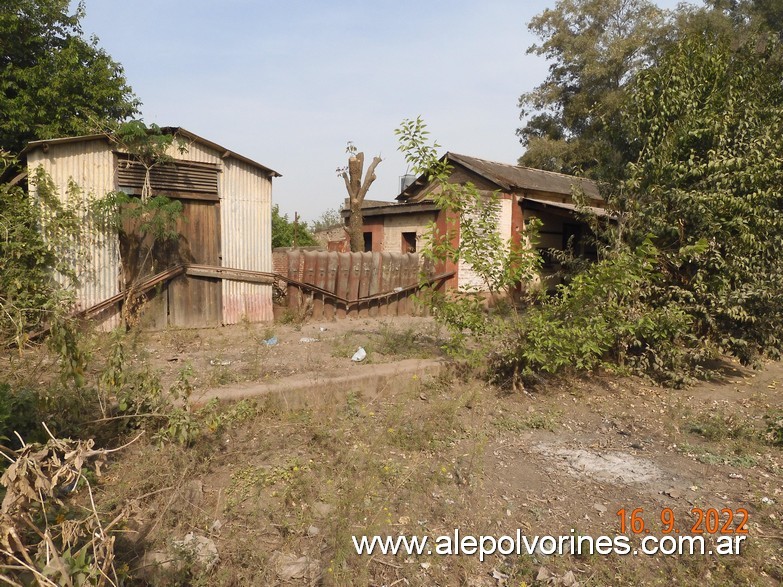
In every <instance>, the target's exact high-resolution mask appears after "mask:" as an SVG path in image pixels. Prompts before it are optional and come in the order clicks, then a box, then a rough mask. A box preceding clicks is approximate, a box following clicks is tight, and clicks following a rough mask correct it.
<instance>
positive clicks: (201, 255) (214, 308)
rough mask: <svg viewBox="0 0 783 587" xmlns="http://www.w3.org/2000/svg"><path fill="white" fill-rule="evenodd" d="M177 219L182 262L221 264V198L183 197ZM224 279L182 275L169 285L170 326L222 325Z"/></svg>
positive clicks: (179, 253)
mask: <svg viewBox="0 0 783 587" xmlns="http://www.w3.org/2000/svg"><path fill="white" fill-rule="evenodd" d="M180 201H181V202H182V216H181V217H180V218H179V219H178V220H177V232H179V235H180V236H179V242H178V256H179V258H180V262H182V263H188V264H192V265H212V266H220V265H221V254H220V238H221V236H220V202H219V201H209V200H189V199H181V200H180ZM221 289H222V288H221V282H220V280H219V279H214V278H210V277H193V276H185V275H181V276H179V277H177V278H176V279H174V280H173V281H172V282H171V285H170V286H169V288H168V323H169V325H170V326H179V327H183V328H194V327H195V328H198V327H209V326H220V324H221V323H222V321H223V312H222V308H223V304H222V294H221Z"/></svg>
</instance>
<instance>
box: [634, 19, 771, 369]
mask: <svg viewBox="0 0 783 587" xmlns="http://www.w3.org/2000/svg"><path fill="white" fill-rule="evenodd" d="M775 39H776V37H774V36H771V35H769V34H767V35H766V37H760V38H755V39H753V38H750V39H748V40H747V41H746V42H742V43H740V44H739V45H738V40H737V37H736V36H735V35H714V34H710V33H706V34H698V35H690V36H689V37H688V38H686V39H684V40H683V41H681V42H680V43H678V44H677V45H676V46H675V47H674V48H673V49H672V50H671V51H670V52H669V53H668V54H667V55H666V56H665V58H664V59H662V61H661V63H660V64H659V65H658V66H656V67H653V68H650V69H649V70H648V71H645V72H643V73H642V74H640V75H639V77H638V79H637V80H636V81H635V82H634V84H633V87H632V90H631V93H630V100H629V103H628V108H627V118H626V121H627V124H628V133H629V135H632V136H635V137H637V139H636V140H635V141H634V143H633V148H634V152H635V156H634V162H633V163H632V164H631V165H630V166H629V178H628V180H627V182H626V192H625V193H626V194H627V197H626V202H625V203H626V204H627V205H628V208H629V209H630V211H631V212H632V214H630V218H631V219H632V221H631V231H630V232H629V234H630V236H631V238H632V239H633V238H634V237H636V243H640V242H642V241H643V240H645V239H647V238H649V237H652V239H653V242H654V244H655V246H656V247H657V248H658V250H659V251H660V255H661V261H660V269H661V272H662V273H663V274H664V275H665V276H666V278H667V279H666V283H667V287H666V288H665V290H664V292H665V293H662V295H661V299H660V303H661V304H664V305H666V304H673V305H678V306H680V307H683V308H685V309H686V310H687V311H688V313H689V314H691V315H692V316H694V318H695V320H696V324H697V325H698V334H699V335H701V336H703V337H705V338H707V339H708V340H711V341H712V342H714V343H715V344H716V345H717V346H718V347H719V348H720V349H721V350H723V351H724V352H731V353H732V354H734V355H736V356H738V357H740V358H741V359H743V360H744V361H751V360H753V359H754V358H756V357H757V356H758V355H759V354H765V353H771V354H777V353H779V352H780V350H781V349H783V340H781V337H780V328H781V327H782V325H783V256H781V254H780V251H781V250H782V249H783V188H782V187H781V186H783V158H781V156H780V153H783V85H781V82H780V80H781V79H782V78H783V60H781V47H780V44H779V43H778V42H777V41H776V40H775ZM632 242H633V241H632Z"/></svg>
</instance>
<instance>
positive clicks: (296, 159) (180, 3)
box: [83, 0, 674, 220]
mask: <svg viewBox="0 0 783 587" xmlns="http://www.w3.org/2000/svg"><path fill="white" fill-rule="evenodd" d="M659 4H661V5H664V6H667V7H670V6H673V5H674V2H672V1H670V0H666V1H661V2H659ZM553 5H554V0H552V1H546V2H545V1H530V2H523V1H520V0H517V1H511V0H488V1H486V2H475V1H473V2H470V1H467V0H449V1H439V0H436V1H429V0H428V1H419V2H413V1H409V0H396V1H391V0H375V1H372V2H369V1H359V0H337V1H332V2H315V1H303V0H288V1H285V0H284V1H280V0H278V1H268V0H255V1H253V0H222V1H215V0H210V1H206V0H157V1H152V0H134V2H132V3H120V2H116V1H107V0H102V1H99V0H86V9H87V16H86V18H85V20H84V23H83V24H84V31H85V33H86V34H88V35H89V34H95V35H97V36H98V37H99V39H100V45H101V46H102V47H103V48H104V49H106V50H107V51H108V52H109V54H111V55H112V57H113V58H114V59H116V60H117V61H119V62H120V63H122V65H123V66H124V68H125V73H126V76H127V78H128V81H129V82H130V84H131V86H132V87H133V89H134V91H135V92H136V94H137V95H138V96H139V98H140V99H141V101H142V103H143V106H142V116H143V119H144V120H145V121H146V122H147V123H153V122H154V123H157V124H160V125H161V126H164V125H166V126H169V125H170V126H183V127H185V128H187V129H188V130H190V131H192V132H195V133H196V134H200V135H202V136H204V137H205V138H208V139H210V140H212V141H215V142H217V143H220V144H222V145H224V146H225V147H227V148H229V149H231V150H234V151H236V152H238V153H241V154H243V155H246V156H248V157H251V158H253V159H255V160H257V161H259V162H260V163H262V164H264V165H266V166H268V167H271V168H273V169H275V170H277V171H279V172H280V173H282V174H283V177H282V178H279V179H277V180H275V184H274V187H273V201H274V203H276V204H279V205H280V208H281V210H282V211H283V212H285V213H288V214H289V215H291V216H293V213H294V212H299V214H300V215H301V216H302V217H303V218H304V219H305V220H312V219H315V218H316V217H318V216H319V215H320V213H321V212H323V211H324V210H326V209H327V208H334V207H337V206H339V205H340V204H341V202H342V200H343V198H344V197H345V186H344V185H343V183H342V180H341V179H339V178H338V177H337V175H336V174H335V169H336V168H337V167H339V166H342V165H344V164H345V162H346V157H347V155H346V154H345V145H346V142H347V141H349V140H351V141H353V142H354V144H355V145H356V146H357V147H358V148H359V149H360V150H364V151H365V155H366V157H367V159H368V160H369V159H370V158H371V157H372V156H373V155H380V156H381V157H382V158H383V162H382V163H381V164H380V166H379V167H378V170H377V176H378V179H377V180H376V182H375V183H374V184H373V186H372V188H371V189H370V192H369V194H368V198H371V199H379V200H386V199H392V198H393V197H394V196H395V195H396V194H397V192H398V185H399V176H401V175H403V174H404V173H405V171H406V167H405V162H404V160H403V158H402V155H401V154H400V153H399V152H397V150H396V149H397V143H396V140H395V137H394V129H395V128H397V127H398V126H399V124H400V122H401V121H402V120H403V119H404V118H415V117H416V116H422V117H423V118H424V120H425V121H426V122H427V124H428V128H429V130H430V131H431V136H432V137H433V138H434V139H436V140H437V141H438V142H439V143H440V144H441V145H442V149H441V150H442V151H445V150H450V151H454V152H458V153H464V154H468V155H474V156H477V157H483V158H486V159H493V160H497V161H503V162H508V163H514V162H515V161H516V159H517V158H518V157H519V156H520V155H521V154H522V147H521V145H520V144H519V142H518V140H517V137H516V136H515V134H514V131H515V129H516V128H517V127H518V126H519V124H520V121H519V109H518V108H517V100H518V98H519V95H520V94H521V93H523V92H525V91H528V90H530V89H532V88H533V87H534V86H535V85H537V84H538V83H540V82H541V81H542V80H543V79H544V77H545V76H546V72H547V63H546V62H545V61H544V59H543V58H540V57H536V56H535V55H527V54H526V50H527V48H528V47H529V46H530V45H531V44H532V43H533V42H535V41H536V39H534V38H533V37H532V35H531V34H530V33H529V32H528V30H527V22H528V21H529V20H530V19H531V17H532V16H534V15H535V14H538V13H540V12H541V11H543V10H544V9H546V8H547V7H551V6H553Z"/></svg>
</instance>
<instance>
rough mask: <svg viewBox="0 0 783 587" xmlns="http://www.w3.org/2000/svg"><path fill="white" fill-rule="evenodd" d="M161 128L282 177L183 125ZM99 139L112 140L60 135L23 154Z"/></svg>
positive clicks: (30, 146) (98, 137) (101, 137)
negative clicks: (46, 147)
mask: <svg viewBox="0 0 783 587" xmlns="http://www.w3.org/2000/svg"><path fill="white" fill-rule="evenodd" d="M161 130H162V131H163V132H164V133H166V134H176V135H180V136H182V137H185V138H187V139H190V140H192V141H194V142H197V143H200V144H202V145H205V146H207V147H209V148H211V149H214V150H215V151H219V152H220V154H221V157H222V158H223V159H226V158H233V159H237V160H239V161H242V162H243V163H247V164H248V165H250V166H252V167H255V168H256V169H261V170H262V171H265V172H267V173H269V174H270V175H272V176H273V177H282V176H281V175H280V174H279V173H278V172H277V171H275V170H274V169H270V168H269V167H267V166H266V165H261V163H258V162H257V161H253V160H252V159H250V158H248V157H245V156H244V155H240V154H239V153H235V152H234V151H231V150H229V149H226V148H225V147H223V146H221V145H218V144H217V143H213V142H212V141H210V140H208V139H205V138H204V137H201V136H199V135H197V134H196V133H193V132H190V131H189V130H187V129H184V128H182V127H181V126H166V127H162V128H161ZM97 140H104V141H110V140H111V139H110V138H109V137H108V136H107V135H105V134H92V135H82V136H76V137H60V138H56V139H42V140H39V141H30V142H29V143H28V144H27V147H25V149H24V150H23V151H22V155H24V154H26V153H29V152H30V151H32V150H33V149H37V148H39V147H40V148H44V149H45V145H61V144H65V143H78V142H83V141H97Z"/></svg>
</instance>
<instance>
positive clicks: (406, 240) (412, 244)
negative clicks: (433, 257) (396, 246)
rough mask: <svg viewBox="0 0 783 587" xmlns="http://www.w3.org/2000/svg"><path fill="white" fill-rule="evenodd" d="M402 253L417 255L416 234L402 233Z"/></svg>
mask: <svg viewBox="0 0 783 587" xmlns="http://www.w3.org/2000/svg"><path fill="white" fill-rule="evenodd" d="M402 252H403V253H415V252H416V233H415V232H403V233H402Z"/></svg>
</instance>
